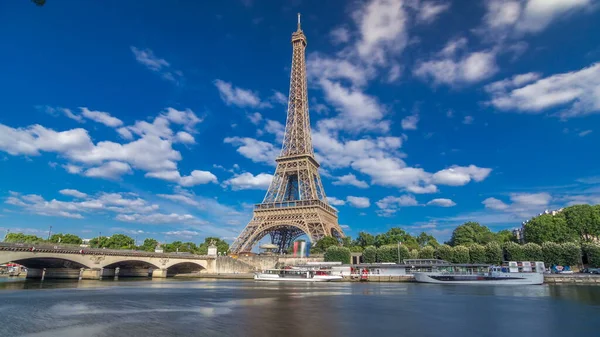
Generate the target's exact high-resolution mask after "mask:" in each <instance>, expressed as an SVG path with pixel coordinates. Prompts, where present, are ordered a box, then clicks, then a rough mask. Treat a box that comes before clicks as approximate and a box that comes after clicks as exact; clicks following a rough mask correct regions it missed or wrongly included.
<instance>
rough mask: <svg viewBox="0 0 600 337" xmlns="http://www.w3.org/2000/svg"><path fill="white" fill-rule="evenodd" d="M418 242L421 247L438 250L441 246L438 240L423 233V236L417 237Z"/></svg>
mask: <svg viewBox="0 0 600 337" xmlns="http://www.w3.org/2000/svg"><path fill="white" fill-rule="evenodd" d="M416 240H417V243H418V244H419V246H420V247H425V246H431V247H433V248H437V247H438V246H439V245H440V243H439V242H438V241H437V240H436V238H434V237H433V236H432V235H429V234H427V233H425V232H421V234H419V236H417V237H416Z"/></svg>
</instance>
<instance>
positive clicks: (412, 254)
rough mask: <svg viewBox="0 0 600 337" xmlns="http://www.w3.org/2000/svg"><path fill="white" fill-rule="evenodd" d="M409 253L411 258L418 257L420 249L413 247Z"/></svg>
mask: <svg viewBox="0 0 600 337" xmlns="http://www.w3.org/2000/svg"><path fill="white" fill-rule="evenodd" d="M408 255H409V256H410V258H411V259H418V258H419V251H418V250H416V249H412V250H411V251H410V253H409V254H408Z"/></svg>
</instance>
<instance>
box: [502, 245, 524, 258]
mask: <svg viewBox="0 0 600 337" xmlns="http://www.w3.org/2000/svg"><path fill="white" fill-rule="evenodd" d="M504 253H505V254H504V255H505V256H506V259H507V260H508V261H524V260H525V254H523V248H522V247H521V245H519V244H518V243H514V242H506V243H504Z"/></svg>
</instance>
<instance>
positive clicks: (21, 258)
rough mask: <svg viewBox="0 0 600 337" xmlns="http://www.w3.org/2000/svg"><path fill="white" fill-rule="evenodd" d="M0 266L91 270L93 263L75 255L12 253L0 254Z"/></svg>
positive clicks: (87, 258)
mask: <svg viewBox="0 0 600 337" xmlns="http://www.w3.org/2000/svg"><path fill="white" fill-rule="evenodd" d="M0 256H1V257H0V264H3V263H8V262H14V263H18V264H20V265H23V266H25V267H27V268H39V269H41V268H69V269H79V268H92V265H93V262H92V261H91V260H90V258H89V256H84V255H77V254H69V255H66V254H61V255H60V256H57V254H52V253H33V254H32V253H31V252H28V251H25V252H22V251H13V252H6V253H5V254H0Z"/></svg>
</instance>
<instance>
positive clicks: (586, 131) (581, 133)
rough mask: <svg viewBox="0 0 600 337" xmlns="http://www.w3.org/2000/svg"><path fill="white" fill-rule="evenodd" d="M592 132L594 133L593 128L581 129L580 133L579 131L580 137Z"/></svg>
mask: <svg viewBox="0 0 600 337" xmlns="http://www.w3.org/2000/svg"><path fill="white" fill-rule="evenodd" d="M590 133H592V130H585V131H581V132H580V133H578V135H579V137H585V136H587V135H589V134H590Z"/></svg>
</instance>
